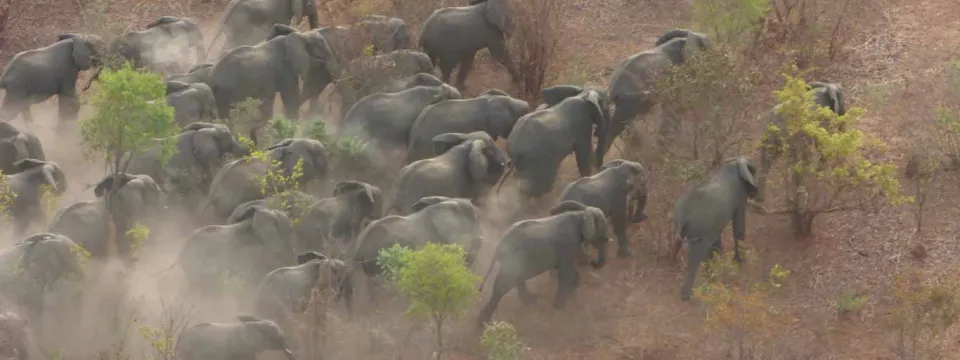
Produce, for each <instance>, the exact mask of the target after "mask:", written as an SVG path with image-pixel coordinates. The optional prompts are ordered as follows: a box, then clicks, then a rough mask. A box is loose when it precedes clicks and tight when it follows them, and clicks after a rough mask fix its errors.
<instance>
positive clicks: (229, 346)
mask: <svg viewBox="0 0 960 360" xmlns="http://www.w3.org/2000/svg"><path fill="white" fill-rule="evenodd" d="M237 320H238V322H236V323H199V324H196V325H193V326H191V327H189V328H187V329H186V330H184V331H183V332H182V333H181V334H180V337H179V338H178V339H177V348H176V353H177V358H178V359H180V360H237V359H256V358H257V354H259V353H261V352H264V351H267V350H280V351H283V353H284V354H286V355H287V358H288V359H290V360H295V359H296V358H295V357H294V356H293V352H292V351H290V346H289V345H288V344H289V342H288V341H287V336H286V335H284V333H283V330H280V327H279V326H277V324H276V323H274V322H273V321H270V320H264V319H260V318H258V317H255V316H249V315H240V316H237Z"/></svg>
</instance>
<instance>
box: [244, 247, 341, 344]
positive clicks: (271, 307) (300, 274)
mask: <svg viewBox="0 0 960 360" xmlns="http://www.w3.org/2000/svg"><path fill="white" fill-rule="evenodd" d="M314 289H317V290H320V291H323V290H331V291H333V293H334V294H335V295H336V300H338V301H342V302H344V304H345V305H346V307H347V309H348V310H349V309H351V308H352V301H353V300H352V299H353V282H352V280H351V272H350V268H349V267H348V266H347V264H346V263H345V262H343V261H342V260H336V259H328V258H327V257H326V256H325V255H323V254H320V253H318V252H316V251H308V252H305V253H302V254H300V255H298V256H297V265H295V266H287V267H282V268H279V269H276V270H273V271H271V272H270V273H269V274H267V276H266V277H264V278H263V281H261V282H260V285H259V286H258V288H257V293H256V297H255V298H254V305H253V308H254V314H256V315H257V316H260V317H262V318H264V319H269V320H272V321H273V322H275V323H277V325H279V326H280V328H281V329H283V330H284V331H286V332H287V333H291V332H292V331H291V330H292V326H291V324H290V323H291V322H293V319H294V317H295V316H298V315H301V314H303V313H304V312H305V311H306V310H307V307H308V305H309V304H310V301H311V296H312V295H313V291H314Z"/></svg>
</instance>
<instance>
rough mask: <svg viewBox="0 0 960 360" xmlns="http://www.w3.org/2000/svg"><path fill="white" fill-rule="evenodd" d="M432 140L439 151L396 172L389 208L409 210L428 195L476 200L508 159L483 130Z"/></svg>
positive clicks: (438, 137) (442, 135) (402, 210)
mask: <svg viewBox="0 0 960 360" xmlns="http://www.w3.org/2000/svg"><path fill="white" fill-rule="evenodd" d="M433 144H434V146H435V149H436V153H437V154H440V155H438V156H436V157H433V158H430V159H424V160H420V161H416V162H414V163H412V164H410V165H407V166H404V167H403V169H401V170H400V173H399V174H397V177H396V180H394V184H393V190H392V193H393V199H394V200H393V203H391V205H390V209H389V210H396V211H397V212H398V213H400V214H401V215H403V214H410V213H412V212H414V211H416V210H415V206H416V204H417V202H418V201H420V199H422V198H425V197H430V196H445V197H450V198H463V199H469V200H471V201H477V200H478V199H479V198H480V196H481V194H482V193H483V192H484V191H486V190H488V189H489V188H490V187H492V186H493V185H495V184H496V182H497V180H498V179H500V177H501V176H502V175H503V172H504V169H505V168H506V163H507V161H508V159H507V156H506V153H505V152H504V151H503V150H502V149H500V148H499V147H497V144H496V143H494V142H493V139H492V138H491V137H490V135H487V133H485V132H483V131H476V132H472V133H469V134H460V133H450V134H441V135H437V136H436V137H434V138H433ZM389 210H388V211H389Z"/></svg>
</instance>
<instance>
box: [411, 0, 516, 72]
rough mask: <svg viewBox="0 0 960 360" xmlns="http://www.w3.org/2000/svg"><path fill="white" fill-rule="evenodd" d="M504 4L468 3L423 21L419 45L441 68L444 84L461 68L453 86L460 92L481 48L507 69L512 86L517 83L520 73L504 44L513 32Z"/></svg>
mask: <svg viewBox="0 0 960 360" xmlns="http://www.w3.org/2000/svg"><path fill="white" fill-rule="evenodd" d="M507 2H508V0H470V6H466V7H448V8H443V9H439V10H436V11H434V12H433V13H432V14H430V17H428V18H427V20H426V21H424V23H423V28H422V30H421V31H420V44H419V45H420V48H421V49H423V52H425V53H427V55H428V56H430V61H431V62H432V63H433V64H434V65H437V66H439V67H440V73H441V75H442V77H441V79H442V80H443V81H444V82H450V75H451V74H452V73H453V68H454V67H456V66H457V64H460V72H459V73H457V82H456V86H457V88H458V89H460V90H461V91H462V90H463V89H464V88H465V87H466V82H467V75H469V73H470V70H471V68H473V60H474V57H475V56H476V54H477V52H478V51H480V50H481V49H484V48H486V49H488V50H489V51H490V56H492V57H493V58H494V59H496V60H497V61H498V62H500V63H501V64H503V66H504V67H506V68H507V72H508V73H509V74H510V78H511V79H512V80H513V82H514V83H516V82H517V81H518V80H519V77H520V73H519V72H518V71H517V68H516V66H515V65H514V64H513V60H512V59H511V58H510V52H509V51H508V50H507V44H506V36H510V34H511V32H512V31H513V22H512V20H511V18H510V16H509V14H507Z"/></svg>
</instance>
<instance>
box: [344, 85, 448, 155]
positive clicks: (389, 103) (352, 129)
mask: <svg viewBox="0 0 960 360" xmlns="http://www.w3.org/2000/svg"><path fill="white" fill-rule="evenodd" d="M460 98H461V96H460V92H459V91H457V89H456V88H454V87H453V86H450V85H446V84H444V85H441V86H417V87H414V88H411V89H407V90H403V91H400V92H395V93H378V94H373V95H369V96H367V97H364V98H363V99H360V101H358V102H357V104H356V105H354V106H353V108H351V109H350V111H348V112H347V115H345V116H344V117H343V120H341V121H340V126H339V127H338V128H337V135H338V136H353V137H357V138H361V139H364V140H366V141H368V142H369V143H371V145H374V146H375V147H377V148H380V149H382V150H385V151H386V150H392V149H406V147H407V143H409V141H410V139H409V137H410V128H411V127H413V123H414V122H415V121H416V120H417V116H419V115H420V112H422V111H423V109H424V108H426V107H427V106H428V105H431V104H436V103H438V102H441V101H444V100H449V99H460Z"/></svg>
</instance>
